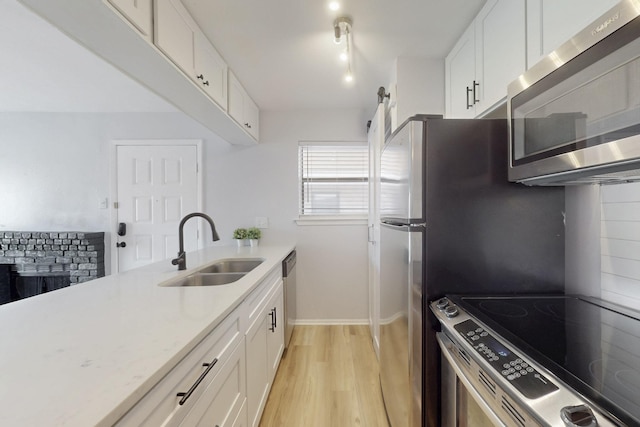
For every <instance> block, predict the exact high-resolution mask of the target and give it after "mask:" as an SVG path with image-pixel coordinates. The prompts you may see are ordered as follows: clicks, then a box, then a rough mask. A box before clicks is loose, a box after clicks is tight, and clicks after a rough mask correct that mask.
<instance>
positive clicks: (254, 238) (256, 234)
mask: <svg viewBox="0 0 640 427" xmlns="http://www.w3.org/2000/svg"><path fill="white" fill-rule="evenodd" d="M260 237H262V231H260V229H259V228H257V227H251V228H249V229H248V230H247V238H248V239H249V244H250V245H251V246H258V239H260Z"/></svg>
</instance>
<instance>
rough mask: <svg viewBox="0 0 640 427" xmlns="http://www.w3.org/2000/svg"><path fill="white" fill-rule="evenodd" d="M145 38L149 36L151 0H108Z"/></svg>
mask: <svg viewBox="0 0 640 427" xmlns="http://www.w3.org/2000/svg"><path fill="white" fill-rule="evenodd" d="M108 1H109V3H111V4H112V5H113V7H115V8H116V9H117V10H118V11H119V12H120V13H121V14H122V15H123V16H124V17H125V18H127V20H128V21H129V22H131V24H133V26H134V27H136V28H137V29H138V31H140V32H141V33H142V35H143V36H145V37H146V38H150V37H151V27H152V16H151V1H152V0H108Z"/></svg>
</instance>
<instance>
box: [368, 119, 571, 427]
mask: <svg viewBox="0 0 640 427" xmlns="http://www.w3.org/2000/svg"><path fill="white" fill-rule="evenodd" d="M507 132H508V130H507V123H506V120H497V119H496V120H455V119H443V118H442V117H440V116H427V115H420V116H414V117H411V118H410V119H409V120H407V121H406V122H405V123H404V124H403V125H402V126H400V127H399V128H398V129H397V130H396V131H395V132H394V133H393V134H392V135H391V136H390V137H389V138H388V139H387V141H386V142H385V146H384V149H383V151H382V158H381V169H380V171H381V183H380V184H381V197H380V217H381V237H380V251H381V259H380V262H381V265H380V383H381V387H382V393H383V397H384V402H385V407H386V410H387V416H388V418H389V422H390V425H391V427H418V426H428V427H437V426H438V425H439V423H440V421H439V417H440V415H439V407H440V401H439V395H440V393H439V376H440V368H439V357H440V353H439V349H438V345H437V342H436V340H435V329H436V328H437V321H436V320H435V318H434V317H433V315H432V314H430V312H429V310H427V308H426V307H427V302H428V301H431V300H433V299H435V298H438V297H440V296H442V295H444V294H445V293H446V294H456V293H465V294H481V295H482V294H524V293H538V292H545V293H554V292H558V293H562V292H563V291H564V222H563V211H564V189H563V188H561V187H525V186H523V185H521V184H514V183H509V182H508V181H507V155H508V154H507Z"/></svg>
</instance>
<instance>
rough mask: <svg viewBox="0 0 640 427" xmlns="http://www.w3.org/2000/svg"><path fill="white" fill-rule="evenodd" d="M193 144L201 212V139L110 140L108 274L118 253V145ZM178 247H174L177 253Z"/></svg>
mask: <svg viewBox="0 0 640 427" xmlns="http://www.w3.org/2000/svg"><path fill="white" fill-rule="evenodd" d="M135 145H143V146H149V147H151V146H176V145H178V146H185V147H186V146H195V147H196V182H197V185H198V188H197V190H196V206H197V209H198V211H200V212H202V208H203V189H204V176H203V175H204V174H203V173H202V164H203V162H202V140H201V139H115V140H111V146H110V147H109V175H110V176H109V202H108V208H109V231H108V232H107V233H105V235H106V236H105V245H108V247H109V250H105V256H106V257H109V258H110V259H105V264H106V265H110V266H111V271H110V272H109V274H116V273H117V272H118V253H117V248H116V241H117V240H118V239H117V238H116V237H115V236H116V235H117V233H116V230H117V229H118V212H117V208H116V207H115V202H117V201H118V147H121V146H135ZM198 235H199V236H201V235H202V232H201V230H200V224H198ZM203 247H204V246H203V239H200V238H199V239H198V249H202V248H203ZM177 250H178V248H176V253H177Z"/></svg>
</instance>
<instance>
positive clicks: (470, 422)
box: [437, 332, 507, 427]
mask: <svg viewBox="0 0 640 427" xmlns="http://www.w3.org/2000/svg"><path fill="white" fill-rule="evenodd" d="M437 339H438V344H439V345H440V349H441V350H442V364H441V365H442V366H441V370H442V372H441V381H442V383H441V388H442V389H441V396H442V400H441V402H442V423H441V425H442V427H498V426H500V427H506V426H507V424H505V423H504V422H503V421H502V420H500V418H499V417H498V416H497V415H496V413H495V412H494V410H493V409H492V408H491V406H490V405H489V404H488V403H487V401H486V400H485V399H484V398H483V397H482V395H481V394H480V392H479V391H478V390H477V389H476V388H475V387H474V386H473V385H472V384H471V382H470V381H469V379H468V375H470V372H469V370H468V368H467V367H466V366H465V364H466V362H465V358H468V356H467V355H466V353H465V352H464V350H461V349H460V348H459V347H458V346H457V345H455V344H454V342H453V341H451V339H450V338H449V337H447V336H446V335H445V334H444V333H442V332H440V333H438V334H437Z"/></svg>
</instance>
